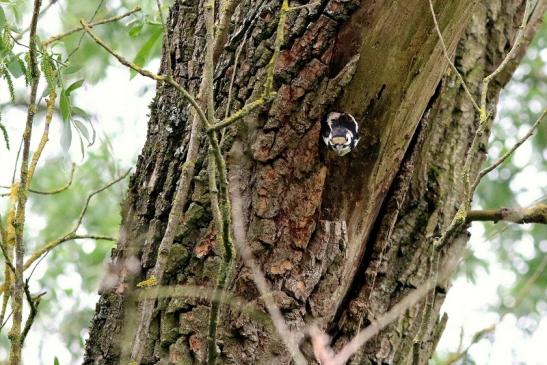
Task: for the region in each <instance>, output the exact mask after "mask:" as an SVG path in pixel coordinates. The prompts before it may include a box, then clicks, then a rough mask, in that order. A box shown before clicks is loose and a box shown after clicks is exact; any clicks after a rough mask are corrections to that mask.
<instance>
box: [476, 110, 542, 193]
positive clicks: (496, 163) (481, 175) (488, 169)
mask: <svg viewBox="0 0 547 365" xmlns="http://www.w3.org/2000/svg"><path fill="white" fill-rule="evenodd" d="M545 115H547V109H545V110H543V112H542V113H541V115H540V116H539V117H538V119H537V120H536V121H535V123H534V124H533V125H532V127H530V129H529V130H528V132H527V133H526V134H525V135H524V136H522V138H521V139H519V140H518V141H517V143H515V144H514V145H513V147H511V148H510V149H509V151H507V152H505V153H504V154H503V155H502V156H500V157H499V158H498V159H497V160H496V161H494V162H493V163H492V165H490V166H488V167H486V168H484V169H482V170H481V172H479V175H478V176H477V179H476V180H475V183H474V186H473V187H474V188H476V187H477V186H478V185H479V183H480V181H481V179H482V178H484V177H485V176H486V175H488V174H489V173H490V172H491V171H492V170H495V169H496V168H497V167H498V166H499V165H501V164H502V163H503V162H504V161H505V160H507V159H508V158H509V157H510V156H511V155H512V154H513V153H514V152H515V151H516V150H517V148H519V147H520V146H521V145H522V144H523V143H524V142H526V141H527V140H528V138H530V137H531V136H532V135H533V134H534V132H535V131H536V129H537V128H538V127H539V125H540V124H541V122H542V121H543V119H544V118H545Z"/></svg>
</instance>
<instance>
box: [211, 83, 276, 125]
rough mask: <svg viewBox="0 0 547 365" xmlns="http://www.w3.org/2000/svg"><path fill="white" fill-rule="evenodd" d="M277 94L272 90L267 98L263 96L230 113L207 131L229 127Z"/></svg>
mask: <svg viewBox="0 0 547 365" xmlns="http://www.w3.org/2000/svg"><path fill="white" fill-rule="evenodd" d="M276 95H277V93H275V92H271V93H270V94H269V95H268V96H267V97H266V98H264V97H261V98H259V99H257V100H255V101H253V102H251V103H249V104H247V105H245V106H244V107H243V108H241V109H240V110H238V111H236V112H235V113H234V114H232V115H230V116H229V117H227V118H224V119H223V120H222V121H221V122H219V123H217V124H214V125H213V126H211V127H210V128H209V129H208V130H207V131H208V132H211V131H217V130H219V129H223V128H226V127H229V126H230V125H232V124H234V123H235V122H237V121H238V120H240V119H241V118H244V117H246V116H247V115H249V114H250V113H252V112H253V111H254V110H256V109H257V108H259V107H261V106H262V105H264V104H266V103H267V102H268V101H271V100H272V99H273V98H274V97H275V96H276Z"/></svg>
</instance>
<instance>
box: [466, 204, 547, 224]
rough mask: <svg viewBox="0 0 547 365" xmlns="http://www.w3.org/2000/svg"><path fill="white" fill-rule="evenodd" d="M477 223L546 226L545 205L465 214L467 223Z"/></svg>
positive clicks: (546, 207)
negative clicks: (502, 222) (501, 222)
mask: <svg viewBox="0 0 547 365" xmlns="http://www.w3.org/2000/svg"><path fill="white" fill-rule="evenodd" d="M477 221H482V222H485V221H492V222H494V223H497V222H499V221H506V222H513V223H521V224H524V223H540V224H547V205H546V204H537V205H534V206H532V207H530V208H512V209H511V208H502V209H490V210H471V211H469V213H467V222H468V223H469V222H477Z"/></svg>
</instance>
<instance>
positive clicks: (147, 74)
mask: <svg viewBox="0 0 547 365" xmlns="http://www.w3.org/2000/svg"><path fill="white" fill-rule="evenodd" d="M80 23H81V24H82V26H83V28H84V30H85V31H86V32H87V33H88V34H89V35H90V37H91V38H93V40H94V41H95V42H96V43H97V44H98V45H100V46H101V47H103V48H104V49H105V50H106V51H107V52H108V53H110V54H111V55H112V56H114V57H115V58H116V59H117V60H118V61H119V62H120V63H121V64H122V65H124V66H126V67H129V68H131V69H132V70H134V71H136V72H138V73H139V74H141V75H142V76H145V77H148V78H150V79H152V80H156V81H158V82H165V83H167V84H169V85H171V86H173V87H174V88H175V89H177V91H179V92H180V93H181V94H182V96H183V97H184V98H185V99H186V100H187V101H188V102H189V103H190V104H191V105H192V107H194V109H195V110H196V112H197V114H198V116H199V117H200V119H201V121H202V122H203V123H205V124H207V116H206V115H205V112H204V111H203V109H202V108H201V107H200V106H199V104H198V102H197V101H196V99H195V98H194V97H193V96H192V95H190V93H189V92H188V91H187V90H186V89H184V88H183V87H182V86H180V85H179V84H178V83H177V82H176V81H175V80H173V78H172V77H169V76H164V75H158V74H155V73H153V72H150V71H148V70H145V69H143V68H142V67H140V66H139V65H137V64H135V63H133V62H131V61H129V60H127V59H126V58H125V57H123V56H122V55H120V54H119V53H117V52H115V51H114V50H113V49H112V48H110V46H108V45H107V44H106V43H105V42H104V41H103V40H102V39H101V38H99V37H98V36H97V35H96V34H95V33H93V32H92V31H91V28H90V27H89V25H88V24H87V23H86V22H85V21H84V20H83V19H80Z"/></svg>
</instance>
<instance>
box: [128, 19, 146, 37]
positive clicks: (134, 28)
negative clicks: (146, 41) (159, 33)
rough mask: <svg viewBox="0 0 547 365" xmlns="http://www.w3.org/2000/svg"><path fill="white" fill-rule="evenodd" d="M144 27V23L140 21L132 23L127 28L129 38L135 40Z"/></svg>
mask: <svg viewBox="0 0 547 365" xmlns="http://www.w3.org/2000/svg"><path fill="white" fill-rule="evenodd" d="M143 26H144V22H143V21H142V19H137V20H136V21H135V22H134V23H132V24H131V25H130V28H129V32H128V34H129V36H130V37H132V38H136V37H138V36H139V35H140V34H141V31H142V28H143Z"/></svg>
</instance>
